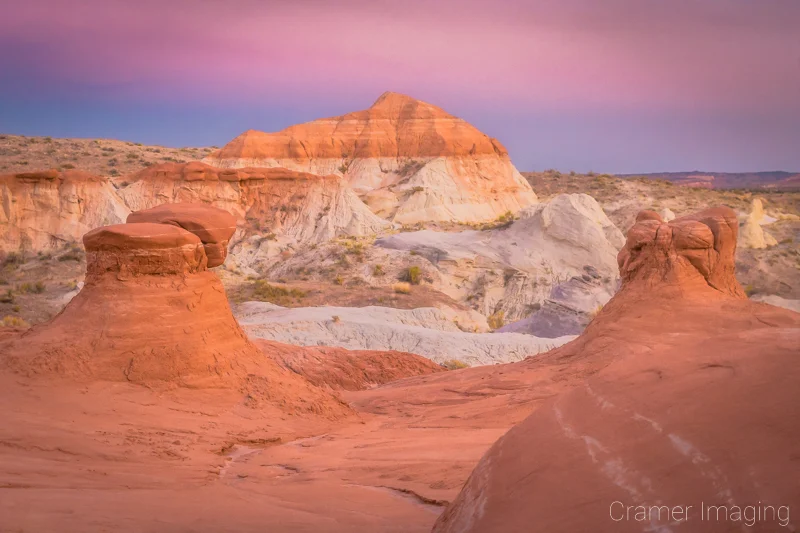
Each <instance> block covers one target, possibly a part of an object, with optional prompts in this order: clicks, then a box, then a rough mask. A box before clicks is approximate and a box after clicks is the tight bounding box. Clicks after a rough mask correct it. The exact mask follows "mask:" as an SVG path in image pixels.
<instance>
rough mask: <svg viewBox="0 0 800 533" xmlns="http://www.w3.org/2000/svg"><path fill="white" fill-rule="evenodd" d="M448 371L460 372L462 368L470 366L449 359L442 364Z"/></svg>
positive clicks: (457, 360)
mask: <svg viewBox="0 0 800 533" xmlns="http://www.w3.org/2000/svg"><path fill="white" fill-rule="evenodd" d="M441 365H442V366H443V367H445V368H446V369H447V370H459V369H461V368H469V365H468V364H467V363H465V362H464V361H461V360H459V359H448V360H447V361H445V362H444V363H442V364H441Z"/></svg>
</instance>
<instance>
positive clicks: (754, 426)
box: [434, 208, 800, 533]
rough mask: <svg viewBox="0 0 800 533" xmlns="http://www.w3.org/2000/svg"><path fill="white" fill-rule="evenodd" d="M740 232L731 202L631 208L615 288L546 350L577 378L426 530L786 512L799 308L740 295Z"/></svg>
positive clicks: (652, 525) (594, 527) (792, 483)
mask: <svg viewBox="0 0 800 533" xmlns="http://www.w3.org/2000/svg"><path fill="white" fill-rule="evenodd" d="M737 231H738V225H737V221H736V216H735V213H734V212H733V211H732V210H730V209H728V208H716V209H708V210H706V211H703V212H701V213H698V214H696V215H693V216H688V217H682V218H678V219H675V220H673V221H671V222H669V223H666V222H664V221H663V220H662V219H661V217H660V216H659V215H658V214H656V213H654V212H642V213H640V214H639V216H638V218H637V222H636V224H635V225H634V227H633V228H632V229H631V230H630V232H629V234H628V239H627V243H626V245H625V248H623V250H622V251H621V252H620V254H619V264H620V275H621V278H622V287H621V289H620V291H619V292H618V293H617V295H616V296H615V297H614V298H613V299H612V300H611V301H610V302H609V303H608V304H607V305H606V306H605V308H604V309H603V310H602V312H601V313H600V314H599V315H598V316H597V318H596V319H595V320H594V321H593V322H592V323H591V324H590V325H589V327H588V328H587V329H586V331H585V332H584V333H583V335H581V336H580V337H579V338H578V339H576V340H575V341H573V342H572V343H570V344H568V345H566V346H563V347H561V348H558V349H556V350H555V351H553V352H551V353H550V354H548V358H549V359H550V360H554V361H559V362H561V363H567V362H569V363H570V365H571V367H573V368H580V369H582V370H581V372H583V373H585V374H589V377H588V378H587V379H586V380H585V381H578V382H577V383H578V384H577V385H576V386H575V387H573V388H572V389H570V390H569V391H567V392H564V393H562V394H559V395H557V396H555V397H554V398H552V399H550V400H548V401H547V402H545V403H544V404H543V405H542V406H541V407H539V408H537V410H536V411H534V413H533V414H532V415H530V416H529V417H528V418H527V419H526V420H525V421H523V422H522V423H521V424H519V425H517V426H516V427H514V428H513V429H512V430H511V431H509V432H508V433H507V434H506V435H505V436H504V437H502V438H501V439H500V440H499V441H498V442H497V443H495V445H494V446H492V448H491V449H490V450H489V451H488V452H487V453H486V455H484V457H483V459H482V460H481V461H480V463H479V464H478V466H477V467H476V468H475V470H474V471H473V473H472V475H471V476H470V478H469V480H468V481H467V483H466V484H465V486H464V488H463V489H462V491H461V493H460V494H459V496H458V498H456V500H455V501H454V502H453V503H452V504H451V505H450V507H449V508H448V509H447V510H446V512H445V513H444V514H443V515H442V516H441V517H440V518H439V520H438V521H437V523H436V526H435V527H434V531H436V532H437V533H443V532H478V531H480V532H482V533H483V532H490V533H491V532H498V533H499V532H503V533H506V532H529V531H564V532H567V531H569V532H572V531H642V530H643V529H647V530H652V531H665V532H666V531H677V530H683V529H685V530H686V531H731V532H733V531H737V532H738V531H742V530H743V527H744V526H749V527H751V528H752V529H748V530H752V531H775V530H777V529H778V528H779V526H780V527H787V524H788V525H791V526H793V527H797V525H798V524H797V521H796V520H795V519H794V518H793V517H790V516H788V513H787V512H786V509H787V508H788V507H787V506H791V505H792V504H796V503H797V502H798V501H800V486H798V484H797V483H796V480H797V479H798V478H799V477H800V464H798V461H797V460H796V448H797V446H796V443H797V440H798V438H800V419H798V417H797V416H787V413H794V411H796V406H797V405H798V404H800V392H798V389H797V386H796V383H797V381H798V379H800V370H799V369H798V366H797V364H796V358H797V346H798V345H800V335H799V334H798V331H800V329H798V328H800V315H799V314H797V313H794V312H791V311H788V310H784V309H779V308H776V307H772V306H768V305H764V304H759V303H754V302H751V301H749V300H747V299H746V298H744V295H743V292H742V289H741V287H740V286H739V284H738V282H737V281H736V279H735V277H734V275H733V271H734V262H733V260H734V253H735V249H736V237H737ZM743 436H746V438H743ZM709 505H713V506H721V507H722V512H719V513H718V512H717V511H714V513H713V514H712V515H707V514H706V515H704V514H703V512H704V509H705V510H707V509H708V506H709ZM756 505H758V506H761V508H764V506H770V507H771V508H772V509H773V512H772V513H770V514H768V515H765V514H759V515H758V519H757V520H751V518H747V517H748V516H750V515H752V514H753V513H750V511H749V510H746V509H752V510H755V506H756ZM628 507H630V508H631V509H634V511H633V512H631V513H630V514H626V513H625V509H626V508H628ZM687 508H688V509H687ZM620 509H622V512H621V513H620ZM642 509H644V512H642ZM653 509H655V512H653ZM779 509H781V510H782V511H781V513H778V510H779ZM659 513H660V514H659ZM676 513H678V514H676ZM746 513H748V514H746ZM754 516H755V515H754ZM743 520H747V523H745V522H743ZM678 526H681V527H678ZM745 529H747V528H745Z"/></svg>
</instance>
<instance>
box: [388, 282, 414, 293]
mask: <svg viewBox="0 0 800 533" xmlns="http://www.w3.org/2000/svg"><path fill="white" fill-rule="evenodd" d="M392 290H393V291H394V292H396V293H398V294H411V284H410V283H408V282H407V281H400V282H398V283H395V284H394V285H392Z"/></svg>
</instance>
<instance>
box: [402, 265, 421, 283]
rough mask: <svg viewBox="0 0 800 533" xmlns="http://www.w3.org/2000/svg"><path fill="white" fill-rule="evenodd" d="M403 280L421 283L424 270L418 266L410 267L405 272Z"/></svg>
mask: <svg viewBox="0 0 800 533" xmlns="http://www.w3.org/2000/svg"><path fill="white" fill-rule="evenodd" d="M402 280H403V281H407V282H408V283H410V284H412V285H419V283H420V281H422V271H421V270H420V268H419V267H418V266H412V267H408V268H407V269H406V270H405V272H404V273H403V276H402Z"/></svg>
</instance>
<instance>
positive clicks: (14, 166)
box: [0, 134, 212, 176]
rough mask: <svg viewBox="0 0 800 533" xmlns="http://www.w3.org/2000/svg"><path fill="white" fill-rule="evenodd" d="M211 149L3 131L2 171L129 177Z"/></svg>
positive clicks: (191, 158)
mask: <svg viewBox="0 0 800 533" xmlns="http://www.w3.org/2000/svg"><path fill="white" fill-rule="evenodd" d="M211 150H212V149H211V148H190V147H186V148H168V147H165V146H144V145H142V144H141V143H133V142H126V141H116V140H113V139H54V138H52V137H25V136H23V135H7V134H0V174H11V173H15V172H31V171H34V170H47V169H50V168H58V169H60V170H69V169H78V170H83V171H85V172H89V173H91V174H96V175H98V176H125V175H127V174H131V173H133V172H138V171H140V170H142V169H143V168H145V167H148V166H150V165H155V164H159V163H166V162H170V161H171V162H185V161H195V160H199V159H202V158H203V157H205V156H206V155H207V154H208V153H210V152H211Z"/></svg>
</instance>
